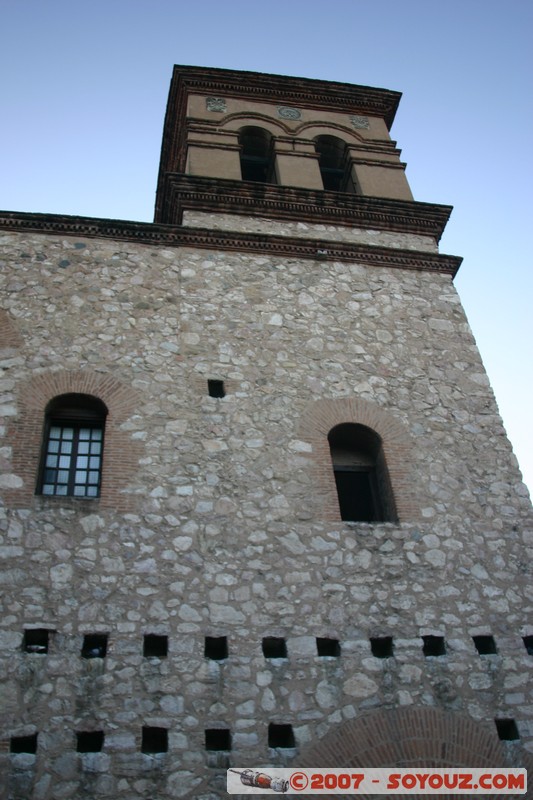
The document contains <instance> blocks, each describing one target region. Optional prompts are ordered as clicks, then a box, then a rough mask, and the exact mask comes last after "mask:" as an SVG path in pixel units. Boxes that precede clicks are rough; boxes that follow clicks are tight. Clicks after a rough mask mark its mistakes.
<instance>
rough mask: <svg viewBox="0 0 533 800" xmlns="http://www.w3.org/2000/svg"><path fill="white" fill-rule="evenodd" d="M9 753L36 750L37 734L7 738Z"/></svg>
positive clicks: (32, 752) (34, 751)
mask: <svg viewBox="0 0 533 800" xmlns="http://www.w3.org/2000/svg"><path fill="white" fill-rule="evenodd" d="M9 752H10V753H31V754H32V755H33V754H34V753H36V752H37V734H36V733H34V734H32V735H31V736H12V737H11V739H10V740H9Z"/></svg>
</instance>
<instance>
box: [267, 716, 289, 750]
mask: <svg viewBox="0 0 533 800" xmlns="http://www.w3.org/2000/svg"><path fill="white" fill-rule="evenodd" d="M268 746H269V747H296V742H295V741H294V733H293V730H292V725H276V724H274V723H273V722H271V723H270V725H269V726H268Z"/></svg>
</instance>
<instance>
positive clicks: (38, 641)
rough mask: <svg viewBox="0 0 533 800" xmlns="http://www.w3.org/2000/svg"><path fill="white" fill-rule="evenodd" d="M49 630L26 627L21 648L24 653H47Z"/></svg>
mask: <svg viewBox="0 0 533 800" xmlns="http://www.w3.org/2000/svg"><path fill="white" fill-rule="evenodd" d="M48 641H49V631H47V630H45V629H44V628H28V629H26V630H25V631H24V639H23V642H22V649H23V650H24V652H26V653H48Z"/></svg>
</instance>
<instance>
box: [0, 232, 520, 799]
mask: <svg viewBox="0 0 533 800" xmlns="http://www.w3.org/2000/svg"><path fill="white" fill-rule="evenodd" d="M243 224H246V223H243ZM276 227H277V228H278V230H279V224H277V225H276ZM290 233H291V234H292V233H294V231H293V230H292V229H291V230H290ZM320 236H321V237H324V238H327V236H326V235H325V234H324V232H322V231H321V232H320ZM389 236H390V235H389ZM398 241H399V242H401V245H400V246H404V243H403V240H402V238H401V235H398ZM0 245H1V247H2V253H3V255H2V260H3V263H2V271H1V275H0V290H1V291H0V307H1V309H2V313H1V316H0V330H2V331H6V332H7V333H6V338H5V340H4V341H3V343H2V344H3V345H5V347H3V349H1V350H0V356H1V358H2V361H1V363H0V366H1V367H2V375H1V378H0V389H1V391H2V398H1V401H0V402H1V406H0V411H1V412H2V414H3V425H2V427H1V429H0V433H1V435H2V437H3V438H2V442H1V445H0V457H1V459H2V462H1V463H2V475H1V477H0V487H1V488H2V489H3V492H4V495H3V496H4V503H5V504H4V506H2V507H1V508H0V557H1V559H2V571H1V576H0V577H1V580H2V593H3V601H2V602H3V607H2V613H1V614H0V662H1V666H0V674H3V675H5V676H6V678H5V682H4V687H3V698H4V700H3V704H4V713H3V714H2V717H1V720H2V721H1V728H0V739H1V740H2V742H3V743H4V752H0V765H1V769H2V772H1V773H0V775H1V776H3V779H4V780H5V781H6V782H7V784H8V786H9V789H8V797H10V798H11V797H12V798H17V799H18V798H28V797H32V798H41V800H47V799H48V798H52V797H53V798H54V800H56V798H85V797H87V798H92V797H96V796H97V797H105V796H110V795H113V796H115V797H117V798H128V799H130V798H153V797H157V798H165V797H185V796H190V797H198V798H200V797H201V798H208V797H215V796H223V795H224V787H225V773H224V770H225V767H226V766H227V765H228V764H232V765H237V766H257V765H261V764H269V763H270V764H272V765H278V766H281V765H283V764H285V763H288V762H289V761H291V760H295V763H297V761H298V753H299V752H301V751H302V750H303V749H305V748H306V747H308V746H309V745H311V744H312V743H314V742H316V740H317V739H318V738H320V737H322V736H325V735H326V734H328V733H329V732H331V731H332V730H334V729H335V727H336V726H338V725H339V724H340V723H342V722H345V721H347V720H350V719H355V718H358V717H359V716H361V715H363V714H365V713H370V712H371V711H373V710H377V709H383V708H393V707H398V706H413V707H433V708H439V709H443V710H446V711H448V712H450V713H454V714H462V715H464V716H467V717H469V718H470V719H472V720H474V721H479V722H481V723H484V724H486V725H490V726H492V728H493V729H494V731H495V725H494V720H495V719H496V718H504V719H514V720H515V722H516V725H517V729H518V732H519V736H520V739H519V740H518V741H517V742H515V743H510V744H509V747H511V748H512V747H514V748H520V747H521V746H524V747H525V748H526V749H527V750H529V751H531V752H533V703H532V700H533V698H532V696H531V695H532V682H531V677H530V676H531V670H532V668H533V657H532V655H530V654H528V652H527V649H526V647H525V646H524V641H523V637H525V636H531V635H533V613H532V600H531V592H530V576H528V572H529V570H530V564H531V555H532V553H531V548H532V546H533V526H532V520H531V509H530V504H529V499H528V496H527V491H526V489H525V487H524V485H523V484H522V483H521V479H520V475H519V472H518V468H517V465H516V461H515V459H514V456H513V454H512V450H511V447H510V444H509V442H508V440H507V438H506V436H505V432H504V430H503V427H502V423H501V420H500V418H499V416H498V411H497V408H496V405H495V401H494V398H493V396H492V393H491V390H490V387H489V384H488V380H487V377H486V375H485V372H484V369H483V365H482V363H481V361H480V358H479V354H478V352H477V348H476V346H475V342H474V340H473V338H472V335H471V332H470V330H469V327H468V324H467V322H466V320H465V317H464V314H463V311H462V309H461V305H460V302H459V300H458V297H457V294H456V292H455V289H454V287H453V284H452V283H451V281H450V278H449V277H448V276H445V275H439V274H429V273H427V272H417V271H404V270H399V269H385V268H370V267H367V266H362V265H359V264H357V263H341V262H321V261H304V260H299V259H292V260H288V259H281V258H274V257H272V258H271V257H263V256H251V255H241V254H239V253H237V252H230V253H222V252H209V251H202V250H194V249H186V248H183V249H179V248H176V249H171V248H169V249H161V248H158V247H156V246H147V245H136V244H131V243H126V242H120V241H116V242H112V241H104V240H98V239H76V238H65V239H63V238H61V237H60V236H55V235H37V234H34V235H28V234H4V235H2V237H1V239H0ZM208 379H217V380H222V381H224V385H225V390H226V396H225V397H224V398H221V399H219V398H214V397H210V396H209V394H208V387H207V381H208ZM65 387H66V388H65ZM62 391H73V392H88V393H95V394H98V395H99V396H100V397H101V399H103V400H104V402H106V404H107V406H108V408H109V411H110V413H109V416H108V419H107V424H106V443H105V458H104V467H103V488H102V495H101V498H100V499H99V500H93V501H91V500H79V501H76V500H74V499H60V498H44V497H39V496H35V494H34V493H35V486H36V477H37V472H38V468H39V459H40V437H41V431H42V425H43V415H44V409H45V406H46V403H47V402H48V400H50V399H51V398H52V397H53V396H54V394H57V393H61V392H62ZM339 420H342V421H345V422H351V421H353V422H363V423H365V424H369V422H368V420H372V421H373V424H374V426H375V427H376V429H380V430H381V432H382V433H383V438H384V441H385V445H386V455H387V458H388V460H389V462H390V463H389V467H390V471H391V481H392V488H393V491H394V493H395V498H396V502H397V505H398V508H399V522H398V523H397V524H393V523H383V524H374V525H371V524H364V523H347V522H342V521H341V520H340V515H339V512H338V504H337V499H336V494H335V488H334V484H333V482H332V470H331V463H330V461H328V457H329V454H328V451H327V448H326V446H325V445H326V437H327V430H328V425H329V424H331V423H332V422H333V424H337V422H338V421H339ZM380 426H381V428H380ZM387 437H388V438H387ZM387 448H388V450H387ZM395 448H396V449H395ZM528 548H529V549H528ZM27 628H37V629H46V630H48V631H49V632H50V634H49V647H48V653H47V654H44V653H37V652H34V653H29V652H23V649H22V642H23V632H24V629H27ZM95 633H96V634H107V636H108V647H107V655H106V657H105V658H94V659H86V658H82V657H81V655H80V654H81V648H82V641H83V636H84V635H85V634H95ZM145 634H159V635H165V636H168V655H167V656H166V657H146V656H144V655H143V636H144V635H145ZM428 635H434V636H442V637H444V639H445V643H446V645H445V646H446V655H443V656H424V654H423V651H422V639H421V637H422V636H428ZM478 635H485V636H488V635H490V636H493V637H494V641H495V643H496V649H497V653H495V654H488V655H480V654H479V653H478V652H477V650H476V647H475V646H474V642H473V639H472V637H473V636H478ZM206 636H209V637H222V636H225V637H227V645H228V656H227V658H225V659H223V660H213V659H210V658H207V657H206V656H205V637H206ZM264 637H280V638H284V639H285V641H286V648H287V657H282V658H273V659H270V658H265V656H264V654H263V651H262V639H263V638H264ZM316 637H320V638H332V639H335V640H338V641H339V644H340V655H339V654H337V655H333V656H319V655H318V654H317V644H316ZM379 637H392V640H393V641H392V643H393V656H392V657H386V658H379V657H376V656H375V655H373V653H372V650H371V644H370V639H371V638H379ZM272 723H273V724H279V725H291V726H292V729H293V733H294V738H295V746H294V747H290V748H283V747H277V748H273V747H269V741H268V730H269V725H270V724H272ZM143 726H144V727H146V726H148V727H155V728H163V729H168V752H166V753H158V754H146V753H142V752H141V736H142V729H143ZM211 729H222V730H229V731H230V737H231V750H229V751H227V750H206V741H205V730H211ZM92 730H102V731H103V732H104V733H105V743H104V747H103V750H102V752H99V753H79V752H76V732H80V731H92ZM35 733H37V734H38V737H37V742H38V746H37V752H36V753H35V754H28V753H19V754H15V753H7V752H6V750H7V749H9V742H10V740H12V737H24V736H32V735H34V734H35ZM494 735H496V734H495V733H494Z"/></svg>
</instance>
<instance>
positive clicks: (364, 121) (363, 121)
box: [350, 117, 370, 129]
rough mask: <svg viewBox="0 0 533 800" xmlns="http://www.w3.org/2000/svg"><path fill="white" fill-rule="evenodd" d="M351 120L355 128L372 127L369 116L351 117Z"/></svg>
mask: <svg viewBox="0 0 533 800" xmlns="http://www.w3.org/2000/svg"><path fill="white" fill-rule="evenodd" d="M350 122H351V123H352V125H353V127H354V128H366V129H368V128H370V122H369V121H368V117H350Z"/></svg>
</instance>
